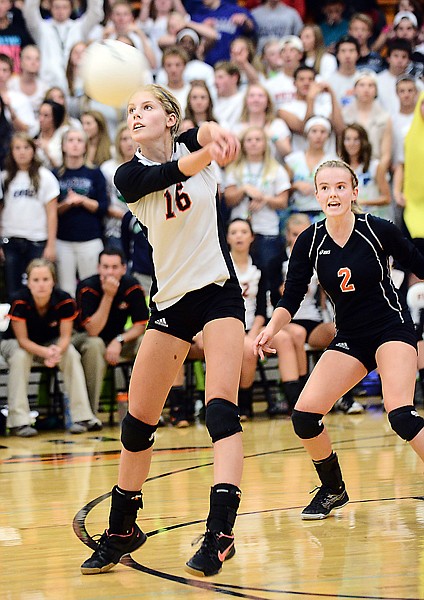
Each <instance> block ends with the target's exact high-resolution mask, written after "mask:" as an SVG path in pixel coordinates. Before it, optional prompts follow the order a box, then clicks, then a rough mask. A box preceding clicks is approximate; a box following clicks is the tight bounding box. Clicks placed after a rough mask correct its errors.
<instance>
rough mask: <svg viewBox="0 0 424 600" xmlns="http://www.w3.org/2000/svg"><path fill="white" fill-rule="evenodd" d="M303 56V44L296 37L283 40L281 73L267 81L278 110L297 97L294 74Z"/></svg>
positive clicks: (291, 36) (287, 37) (290, 36)
mask: <svg viewBox="0 0 424 600" xmlns="http://www.w3.org/2000/svg"><path fill="white" fill-rule="evenodd" d="M303 54H304V52H303V44H302V42H301V40H300V38H299V37H297V36H296V35H287V36H286V37H284V38H283V39H282V40H281V60H282V68H281V71H280V72H279V73H278V74H276V75H274V77H272V78H271V79H268V80H267V81H266V87H267V89H268V91H269V92H270V94H271V97H272V100H273V102H274V104H275V107H276V109H277V110H278V109H279V108H280V107H281V105H282V104H283V103H284V102H289V101H290V100H293V98H295V96H296V88H295V85H294V72H295V71H296V69H297V67H299V66H300V63H301V61H302V58H303Z"/></svg>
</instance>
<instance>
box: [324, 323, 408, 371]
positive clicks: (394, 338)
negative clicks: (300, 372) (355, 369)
mask: <svg viewBox="0 0 424 600" xmlns="http://www.w3.org/2000/svg"><path fill="white" fill-rule="evenodd" d="M385 342H405V343H406V344H409V345H410V346H413V347H414V348H415V350H417V334H416V332H415V329H414V326H413V324H412V321H411V322H409V321H408V322H407V323H403V324H402V323H400V324H399V325H392V326H390V327H385V328H384V329H381V331H379V332H377V333H373V335H372V336H371V335H364V336H362V337H355V338H352V337H351V336H348V335H343V334H341V333H337V334H336V337H335V338H334V339H333V341H332V342H331V344H330V345H329V346H328V348H327V350H337V351H338V352H343V354H348V355H349V356H354V357H355V358H357V359H358V360H359V361H360V362H361V363H362V364H363V365H364V367H365V368H366V369H367V371H368V373H369V372H370V371H374V369H375V368H376V367H377V362H376V360H375V354H376V352H377V350H378V348H379V347H380V346H381V345H382V344H384V343H385Z"/></svg>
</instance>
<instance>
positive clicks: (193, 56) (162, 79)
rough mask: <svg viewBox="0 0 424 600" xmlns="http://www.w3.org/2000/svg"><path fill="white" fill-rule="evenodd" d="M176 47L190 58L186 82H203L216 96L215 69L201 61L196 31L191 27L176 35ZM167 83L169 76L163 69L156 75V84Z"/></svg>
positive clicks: (185, 76) (185, 72)
mask: <svg viewBox="0 0 424 600" xmlns="http://www.w3.org/2000/svg"><path fill="white" fill-rule="evenodd" d="M175 46H177V47H178V48H183V50H184V51H185V52H186V54H187V57H188V62H187V64H186V66H185V69H184V73H183V78H184V82H185V83H191V82H192V81H198V80H203V81H204V82H205V83H206V85H207V86H208V88H209V90H210V91H211V93H212V94H215V72H214V70H213V67H211V66H210V65H208V64H206V63H205V62H204V61H203V60H199V57H198V54H197V52H198V50H199V46H200V37H199V35H198V34H197V33H196V32H195V31H194V29H191V28H190V27H185V28H184V29H181V31H179V32H178V33H177V35H176V43H175ZM166 82H167V76H166V73H165V71H164V69H163V67H162V68H161V69H159V71H158V73H157V75H156V83H158V84H160V85H166Z"/></svg>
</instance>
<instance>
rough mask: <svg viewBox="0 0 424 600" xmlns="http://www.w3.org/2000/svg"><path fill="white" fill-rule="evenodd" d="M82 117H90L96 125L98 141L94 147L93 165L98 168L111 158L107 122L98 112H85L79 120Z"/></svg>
mask: <svg viewBox="0 0 424 600" xmlns="http://www.w3.org/2000/svg"><path fill="white" fill-rule="evenodd" d="M84 116H87V117H91V118H92V119H94V121H95V123H96V125H97V131H98V133H97V137H98V141H97V145H96V152H95V154H94V158H93V164H94V165H95V166H99V165H101V164H102V163H104V162H105V161H107V160H109V159H110V158H111V157H112V155H111V153H110V146H111V141H110V136H109V131H108V126H107V121H106V119H105V118H104V116H103V114H102V113H101V112H100V111H98V110H85V111H84V112H83V113H82V115H81V120H82V118H83V117H84ZM88 142H89V140H88Z"/></svg>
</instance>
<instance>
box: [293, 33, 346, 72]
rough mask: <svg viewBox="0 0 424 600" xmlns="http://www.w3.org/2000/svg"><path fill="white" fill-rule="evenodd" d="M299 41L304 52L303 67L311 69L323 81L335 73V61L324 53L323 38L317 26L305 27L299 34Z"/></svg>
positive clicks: (328, 54) (331, 55)
mask: <svg viewBox="0 0 424 600" xmlns="http://www.w3.org/2000/svg"><path fill="white" fill-rule="evenodd" d="M300 39H301V41H302V44H303V48H304V50H305V58H304V59H303V62H304V63H305V65H307V66H308V67H313V68H314V69H315V72H316V73H317V75H320V76H321V77H322V78H323V79H324V80H326V79H327V78H328V77H329V76H330V75H332V74H333V73H335V72H336V71H337V59H336V57H335V56H334V55H333V54H330V53H329V52H326V48H325V44H324V36H323V35H322V31H321V28H320V27H319V26H318V25H305V27H304V28H303V29H302V31H301V32H300Z"/></svg>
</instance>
